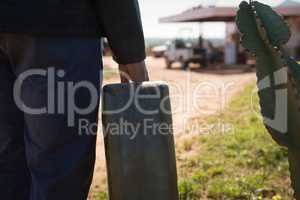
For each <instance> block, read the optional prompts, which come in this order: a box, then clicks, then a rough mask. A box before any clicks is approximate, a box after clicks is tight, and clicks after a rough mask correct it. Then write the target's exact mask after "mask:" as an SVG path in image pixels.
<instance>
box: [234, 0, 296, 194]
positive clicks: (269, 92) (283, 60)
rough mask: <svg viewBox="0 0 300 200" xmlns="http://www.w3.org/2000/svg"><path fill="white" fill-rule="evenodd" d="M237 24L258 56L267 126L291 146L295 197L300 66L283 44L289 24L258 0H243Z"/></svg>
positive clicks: (284, 142)
mask: <svg viewBox="0 0 300 200" xmlns="http://www.w3.org/2000/svg"><path fill="white" fill-rule="evenodd" d="M237 25H238V28H239V30H240V32H241V33H242V34H243V37H242V45H243V46H244V47H245V48H246V49H248V50H249V51H250V52H251V53H252V54H253V55H255V56H256V61H257V73H256V74H257V79H258V88H259V92H258V94H259V97H260V106H261V112H262V115H263V117H264V123H265V126H266V128H267V129H268V131H269V133H270V134H271V135H272V137H273V139H274V140H275V141H276V142H277V143H279V144H280V145H282V146H285V147H287V148H288V150H289V155H288V157H289V164H290V172H291V180H292V186H293V188H294V191H295V197H296V198H297V199H300V154H299V152H300V151H299V150H300V149H299V147H300V134H299V131H300V112H299V105H300V104H299V103H300V102H299V94H300V90H299V89H300V67H299V66H298V64H297V63H296V62H295V61H294V60H293V59H291V58H290V56H289V55H288V54H287V53H286V51H285V48H284V45H285V44H286V43H287V42H288V40H289V38H290V35H291V34H290V30H289V27H288V25H287V23H286V22H285V21H284V19H283V18H282V17H281V16H280V15H278V14H277V13H276V12H275V11H273V10H272V8H271V7H270V6H268V5H265V4H262V3H259V2H257V1H250V3H248V2H246V1H243V2H242V3H241V4H240V9H239V11H238V13H237ZM278 87H279V88H278ZM285 95H286V96H287V112H286V117H287V119H288V120H287V126H286V127H285V124H284V123H285V122H283V121H282V120H280V119H281V118H280V117H283V116H284V115H285V112H284V110H280V109H282V108H284V106H286V105H285V104H284V101H282V100H280V99H279V98H278V97H280V96H285ZM270 119H272V120H270ZM278 119H279V120H278ZM283 119H285V117H283ZM276 120H277V121H276ZM279 156H280V155H279Z"/></svg>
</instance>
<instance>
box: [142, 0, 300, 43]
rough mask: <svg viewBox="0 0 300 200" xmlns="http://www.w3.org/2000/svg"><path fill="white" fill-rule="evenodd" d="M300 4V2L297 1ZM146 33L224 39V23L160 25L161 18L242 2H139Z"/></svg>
mask: <svg viewBox="0 0 300 200" xmlns="http://www.w3.org/2000/svg"><path fill="white" fill-rule="evenodd" d="M282 1H283V0H261V2H264V3H268V4H270V5H276V4H280V3H281V2H282ZM297 1H299V2H300V0H297ZM139 2H140V7H141V13H142V19H143V25H144V32H145V36H146V37H147V38H149V37H160V38H175V37H179V36H181V37H182V36H183V37H198V36H199V33H202V35H203V36H204V37H205V38H223V37H224V35H225V24H224V23H202V24H199V23H183V24H181V23H177V24H160V23H159V22H158V19H159V18H160V17H164V16H169V15H174V14H177V13H180V12H182V11H184V10H187V9H189V8H192V7H194V6H198V5H200V4H202V5H206V6H208V5H214V4H216V5H219V6H238V4H239V2H241V0H139Z"/></svg>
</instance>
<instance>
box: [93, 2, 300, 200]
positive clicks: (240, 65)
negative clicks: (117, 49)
mask: <svg viewBox="0 0 300 200" xmlns="http://www.w3.org/2000/svg"><path fill="white" fill-rule="evenodd" d="M240 2H241V1H239V0H202V1H201V0H139V3H140V7H141V13H142V20H143V24H144V32H145V39H146V45H147V59H146V64H147V67H148V70H149V73H150V78H151V80H162V81H165V82H167V83H168V84H169V86H170V95H171V100H172V109H173V121H174V134H175V142H176V153H177V165H178V176H179V180H178V187H179V192H180V200H202V199H204V200H206V199H213V200H252V199H253V200H256V199H257V200H258V199H270V200H291V199H293V191H292V189H291V187H290V179H289V169H288V168H289V166H288V162H287V151H286V150H285V149H283V148H280V147H279V146H277V144H275V142H273V140H272V139H271V137H270V136H269V134H268V133H267V131H266V130H265V128H264V125H263V123H262V119H261V117H260V114H259V103H258V97H257V93H256V91H257V88H256V84H255V81H256V76H255V64H256V61H255V58H254V57H253V56H252V55H250V54H249V53H248V52H247V51H245V49H243V48H242V46H241V45H240V39H241V36H240V34H239V31H238V30H237V28H236V26H235V16H236V11H237V9H238V5H239V3H240ZM261 2H262V3H265V4H269V5H270V6H273V8H274V9H275V10H276V11H277V12H278V13H279V14H281V15H282V16H283V17H284V18H285V20H286V21H287V23H288V24H289V26H290V29H291V33H292V35H291V39H290V41H289V43H288V44H287V45H286V49H287V50H288V52H289V53H290V55H291V56H292V57H293V58H294V59H295V60H296V61H299V60H300V1H298V0H273V1H272V0H261ZM105 47H106V48H105V50H104V52H105V57H104V65H105V70H104V74H105V78H104V83H105V84H106V83H115V82H119V77H118V73H117V67H118V66H117V64H116V63H115V62H114V61H113V60H112V57H111V52H110V49H109V45H108V44H107V43H105ZM128 48H130V47H128ZM101 136H102V131H101V129H100V130H99V137H100V138H99V140H98V149H97V153H98V154H97V163H96V170H95V178H94V183H93V189H92V191H91V195H90V199H93V200H94V199H95V200H106V199H108V195H107V183H106V171H105V157H104V147H103V138H101Z"/></svg>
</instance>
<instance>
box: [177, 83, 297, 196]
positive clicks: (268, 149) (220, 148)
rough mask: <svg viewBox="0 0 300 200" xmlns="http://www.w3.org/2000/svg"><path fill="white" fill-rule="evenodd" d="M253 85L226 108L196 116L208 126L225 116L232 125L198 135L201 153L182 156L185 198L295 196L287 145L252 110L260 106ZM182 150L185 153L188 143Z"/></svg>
mask: <svg viewBox="0 0 300 200" xmlns="http://www.w3.org/2000/svg"><path fill="white" fill-rule="evenodd" d="M253 88H254V85H251V86H248V87H246V88H245V90H244V91H243V92H241V93H240V94H239V95H237V96H236V97H235V98H233V100H232V101H231V103H230V104H229V106H228V108H227V109H226V111H224V113H222V114H219V115H217V116H212V117H209V118H208V119H206V120H204V121H203V120H197V119H196V120H193V121H192V122H191V125H190V126H191V127H201V126H202V125H203V126H205V127H207V124H213V123H215V122H220V121H221V122H222V124H226V125H227V126H228V125H230V126H229V127H231V128H230V129H227V130H226V129H222V128H221V129H220V128H213V129H211V130H210V134H209V135H198V136H193V137H194V138H193V141H194V144H190V146H193V147H196V148H194V149H193V151H196V153H193V155H195V156H193V157H192V158H185V159H183V160H180V161H179V162H178V168H179V169H178V171H179V188H180V199H181V200H194V199H195V200H198V199H218V200H219V199H220V200H225V199H239V200H240V199H245V200H246V199H247V200H248V199H276V200H278V199H293V198H292V192H291V189H290V187H289V173H288V162H287V151H286V150H285V149H283V148H280V147H279V146H278V145H277V144H275V142H273V140H272V139H271V137H270V136H269V134H268V133H267V131H266V130H265V128H264V126H263V123H262V121H261V119H260V118H259V115H257V114H255V112H253V111H252V109H251V105H254V107H256V108H257V107H258V97H257V95H256V96H255V97H254V98H253V104H251V91H252V90H253ZM194 123H203V124H198V125H197V126H195V124H194ZM212 127H214V126H212ZM215 127H219V126H215ZM177 151H178V156H179V157H180V155H182V154H184V152H185V149H177Z"/></svg>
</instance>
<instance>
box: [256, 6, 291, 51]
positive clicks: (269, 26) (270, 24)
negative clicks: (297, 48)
mask: <svg viewBox="0 0 300 200" xmlns="http://www.w3.org/2000/svg"><path fill="white" fill-rule="evenodd" d="M251 6H253V9H254V10H255V11H256V15H257V16H258V17H259V19H260V20H261V22H262V24H263V26H264V29H265V30H266V32H267V35H268V39H269V41H270V43H271V45H272V46H277V47H280V46H282V45H284V44H286V43H287V42H288V41H289V39H290V37H291V32H290V29H289V27H288V24H287V23H286V22H285V21H284V19H283V18H282V17H281V16H280V15H279V14H278V13H276V12H275V11H274V10H273V9H272V8H271V7H270V6H268V5H265V4H262V3H259V2H257V1H254V2H252V3H251Z"/></svg>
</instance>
